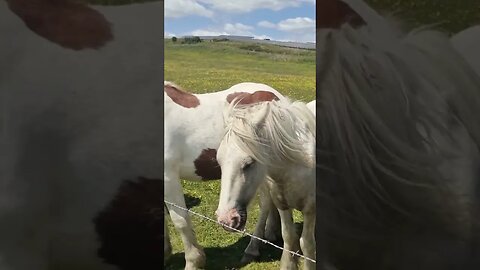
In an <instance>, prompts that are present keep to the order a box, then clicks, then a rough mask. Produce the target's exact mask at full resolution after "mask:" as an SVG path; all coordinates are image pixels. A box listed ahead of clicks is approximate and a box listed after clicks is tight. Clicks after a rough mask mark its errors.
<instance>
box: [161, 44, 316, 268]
mask: <svg viewBox="0 0 480 270" xmlns="http://www.w3.org/2000/svg"><path fill="white" fill-rule="evenodd" d="M165 80H169V81H173V82H175V83H177V84H178V85H180V86H182V87H184V88H185V89H187V90H188V91H191V92H195V93H206V92H211V91H218V90H222V89H227V88H228V87H230V86H232V85H234V84H236V83H240V82H246V81H251V82H261V83H265V84H268V85H270V86H272V87H274V88H275V89H277V90H278V91H280V92H281V93H283V94H285V95H288V96H290V97H292V98H295V99H300V100H304V101H310V100H312V99H314V97H315V51H313V50H300V49H289V48H282V47H279V46H272V45H254V44H250V43H237V42H202V43H199V44H192V45H187V44H180V42H178V41H177V43H176V44H174V43H173V42H172V41H170V40H168V41H166V42H165ZM183 187H184V191H185V194H186V196H187V204H190V205H194V206H193V207H192V208H191V209H192V210H193V211H196V212H199V213H202V214H204V215H207V216H210V217H213V216H214V211H215V209H216V208H217V203H218V195H219V190H220V189H219V187H220V182H219V181H208V182H201V183H194V182H189V181H184V182H183ZM257 216H258V206H257V204H256V203H253V204H252V205H251V207H250V209H249V218H248V222H247V231H249V232H253V229H254V226H255V221H256V218H257ZM192 219H193V223H194V228H195V232H196V234H197V237H198V240H199V242H200V244H201V245H202V246H203V247H205V252H206V255H207V266H206V269H209V270H210V269H212V270H214V269H231V268H232V267H234V266H235V264H236V263H238V262H239V261H240V258H241V257H242V254H243V250H244V249H245V247H246V246H247V244H248V241H249V238H248V237H242V236H241V235H239V234H235V233H228V232H226V231H224V230H223V229H222V228H221V227H220V226H218V225H217V224H215V223H212V222H210V221H207V220H202V219H200V218H198V217H195V216H193V217H192ZM296 220H298V221H299V215H298V213H297V215H296ZM169 225H170V233H171V238H172V245H173V248H174V255H173V256H172V258H171V259H170V260H169V262H168V266H167V268H166V269H183V266H184V264H185V261H184V253H183V247H182V243H181V240H180V238H179V236H178V234H177V232H176V231H175V229H174V228H173V226H172V224H171V223H170V224H169ZM263 254H264V255H263V257H261V258H260V261H259V262H256V263H252V264H250V265H247V266H246V267H243V268H242V269H278V267H279V263H278V260H279V258H280V255H281V252H280V251H278V250H275V249H274V248H270V247H267V248H265V249H264V252H263Z"/></svg>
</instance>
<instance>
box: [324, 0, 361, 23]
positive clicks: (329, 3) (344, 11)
mask: <svg viewBox="0 0 480 270" xmlns="http://www.w3.org/2000/svg"><path fill="white" fill-rule="evenodd" d="M316 12H317V23H316V24H317V29H320V28H335V29H338V28H340V27H341V26H342V25H343V24H345V23H349V24H350V25H351V26H353V27H360V26H362V25H365V24H366V22H365V21H364V20H363V18H362V17H360V15H359V14H358V13H357V12H355V11H354V10H353V9H352V8H351V7H350V6H349V5H348V4H346V3H344V2H343V1H341V0H320V1H318V2H317V10H316Z"/></svg>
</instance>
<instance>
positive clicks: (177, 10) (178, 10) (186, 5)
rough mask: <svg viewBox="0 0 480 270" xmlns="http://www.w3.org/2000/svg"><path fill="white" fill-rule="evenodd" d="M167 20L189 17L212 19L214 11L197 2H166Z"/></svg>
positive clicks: (176, 0)
mask: <svg viewBox="0 0 480 270" xmlns="http://www.w3.org/2000/svg"><path fill="white" fill-rule="evenodd" d="M164 12H165V18H180V17H185V16H189V15H197V16H202V17H212V16H213V11H211V10H209V9H207V8H206V7H204V6H202V5H201V4H200V3H198V1H196V0H165V11H164Z"/></svg>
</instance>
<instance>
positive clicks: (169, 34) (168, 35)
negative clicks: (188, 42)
mask: <svg viewBox="0 0 480 270" xmlns="http://www.w3.org/2000/svg"><path fill="white" fill-rule="evenodd" d="M176 36H177V35H175V34H174V33H169V32H165V33H164V34H163V37H166V38H171V37H176Z"/></svg>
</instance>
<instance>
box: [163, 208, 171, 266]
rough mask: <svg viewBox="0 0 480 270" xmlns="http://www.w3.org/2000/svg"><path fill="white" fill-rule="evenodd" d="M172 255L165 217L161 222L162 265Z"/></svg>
mask: <svg viewBox="0 0 480 270" xmlns="http://www.w3.org/2000/svg"><path fill="white" fill-rule="evenodd" d="M167 211H168V210H167V209H166V207H165V214H166V213H167ZM170 255H172V243H170V235H169V232H168V226H167V217H166V216H165V219H164V222H163V260H164V263H166V262H167V260H168V258H169V257H170Z"/></svg>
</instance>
